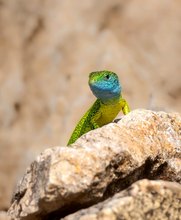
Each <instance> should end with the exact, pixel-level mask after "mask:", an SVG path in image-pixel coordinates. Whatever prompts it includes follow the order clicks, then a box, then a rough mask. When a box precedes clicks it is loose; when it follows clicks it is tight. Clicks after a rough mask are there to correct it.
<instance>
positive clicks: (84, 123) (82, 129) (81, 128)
mask: <svg viewBox="0 0 181 220" xmlns="http://www.w3.org/2000/svg"><path fill="white" fill-rule="evenodd" d="M100 107H101V104H100V100H99V99H97V100H96V101H95V102H94V104H93V105H92V106H91V108H90V109H89V110H88V111H87V112H86V113H85V114H84V116H83V117H82V118H81V119H80V121H79V123H78V124H77V126H76V127H75V129H74V131H73V133H72V135H71V137H70V139H69V142H68V145H70V144H72V143H74V142H75V141H76V140H77V139H78V138H79V137H80V136H82V135H83V134H85V133H87V132H88V131H91V130H93V129H94V127H93V125H92V123H91V119H92V118H94V116H95V115H96V113H97V112H98V111H99V109H100Z"/></svg>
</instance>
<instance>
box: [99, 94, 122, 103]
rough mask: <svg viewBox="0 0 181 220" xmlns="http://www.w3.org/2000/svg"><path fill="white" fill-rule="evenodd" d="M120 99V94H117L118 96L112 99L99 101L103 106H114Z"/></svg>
mask: <svg viewBox="0 0 181 220" xmlns="http://www.w3.org/2000/svg"><path fill="white" fill-rule="evenodd" d="M121 98H122V96H121V94H119V96H116V97H114V98H101V99H100V101H101V103H102V104H104V105H114V104H117V103H118V102H119V101H120V99H121Z"/></svg>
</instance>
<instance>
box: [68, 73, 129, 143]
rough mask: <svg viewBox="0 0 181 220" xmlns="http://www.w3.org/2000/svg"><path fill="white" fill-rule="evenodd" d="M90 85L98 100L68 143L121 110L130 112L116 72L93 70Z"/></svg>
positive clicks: (105, 121)
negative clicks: (122, 94)
mask: <svg viewBox="0 0 181 220" xmlns="http://www.w3.org/2000/svg"><path fill="white" fill-rule="evenodd" d="M89 86H90V89H91V90H92V92H93V94H94V95H95V96H96V97H97V100H96V101H95V102H94V104H93V105H92V107H91V108H90V109H89V110H88V111H87V112H86V113H85V115H84V116H83V117H82V118H81V120H80V121H79V123H78V124H77V126H76V127H75V129H74V131H73V133H72V135H71V137H70V139H69V142H68V145H70V144H72V143H74V142H75V141H76V140H77V139H78V138H79V137H80V136H82V135H83V134H85V133H87V132H88V131H90V130H93V129H95V128H99V127H101V126H103V125H106V124H108V123H110V122H112V121H113V120H114V119H115V117H116V116H117V115H118V113H119V112H120V110H122V111H123V113H124V114H125V115H126V114H128V113H129V112H130V109H129V105H128V103H127V102H126V100H125V99H123V98H122V96H121V86H120V83H119V79H118V76H117V75H116V73H113V72H110V71H107V70H104V71H98V72H92V73H90V75H89Z"/></svg>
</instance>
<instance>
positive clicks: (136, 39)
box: [0, 0, 181, 210]
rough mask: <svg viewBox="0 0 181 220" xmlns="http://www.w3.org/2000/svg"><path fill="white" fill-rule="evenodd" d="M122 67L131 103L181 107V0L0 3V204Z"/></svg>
mask: <svg viewBox="0 0 181 220" xmlns="http://www.w3.org/2000/svg"><path fill="white" fill-rule="evenodd" d="M102 69H109V70H112V71H115V72H116V73H118V75H119V77H120V79H121V82H122V86H123V96H124V97H125V98H126V99H127V100H128V102H129V104H130V106H131V108H132V109H135V108H148V109H154V110H164V111H178V112H180V111H181V73H180V72H181V1H179V0H172V1H171V0H160V1H158V0H152V1H148V0H147V1H145V0H127V1H123V0H122V1H121V0H111V1H110V0H109V1H108V0H99V1H97V0H84V1H81V0H79V1H78V0H77V1H72V0H31V1H26V0H0V210H6V209H7V208H8V206H9V202H10V199H11V195H12V191H13V188H14V185H15V183H16V181H17V180H18V179H19V178H20V177H21V175H22V173H23V172H24V171H25V169H26V167H27V165H28V164H29V163H30V162H31V161H32V160H33V159H34V158H35V157H36V155H37V154H39V153H40V152H41V151H42V150H44V149H45V148H47V147H51V146H54V145H65V144H66V142H67V139H68V137H69V135H70V133H71V131H72V129H73V127H74V126H75V124H76V122H77V120H78V119H79V118H80V116H81V115H82V114H83V113H84V112H85V110H86V109H87V108H88V107H89V106H90V104H91V103H92V102H93V100H94V99H95V98H94V97H93V95H92V94H91V92H90V90H89V87H88V85H87V80H88V74H89V72H91V71H95V70H102Z"/></svg>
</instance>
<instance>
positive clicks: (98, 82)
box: [89, 70, 121, 102]
mask: <svg viewBox="0 0 181 220" xmlns="http://www.w3.org/2000/svg"><path fill="white" fill-rule="evenodd" d="M89 86H90V88H91V90H92V92H93V94H94V95H95V96H96V97H97V98H98V99H100V100H101V101H102V102H111V101H114V100H117V99H118V98H119V97H120V95H121V86H120V83H119V79H118V76H117V75H116V73H113V72H110V71H107V70H104V71H98V72H92V73H90V75H89Z"/></svg>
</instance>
